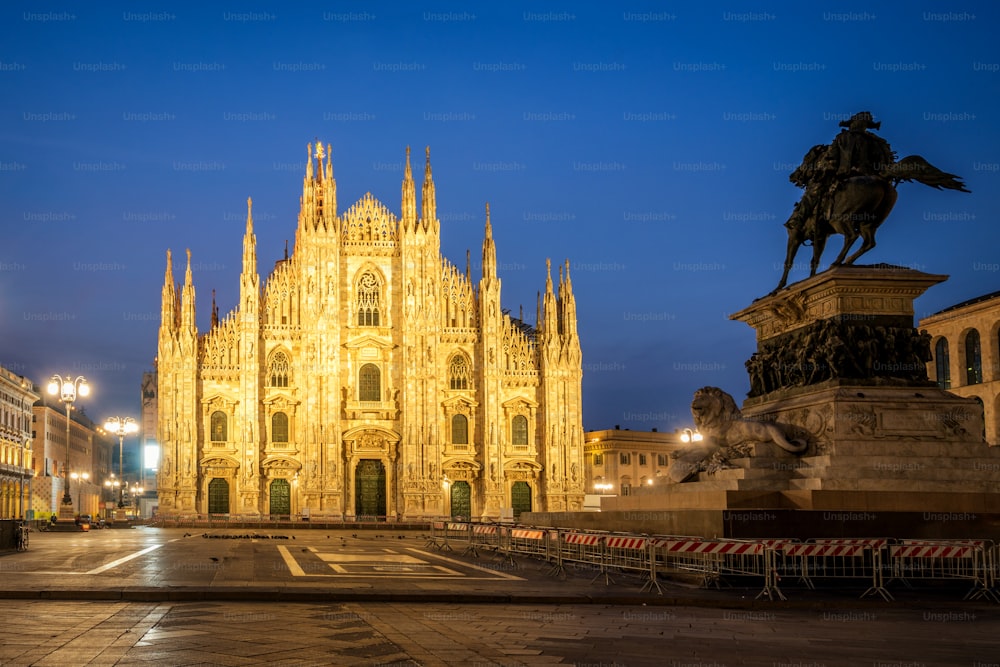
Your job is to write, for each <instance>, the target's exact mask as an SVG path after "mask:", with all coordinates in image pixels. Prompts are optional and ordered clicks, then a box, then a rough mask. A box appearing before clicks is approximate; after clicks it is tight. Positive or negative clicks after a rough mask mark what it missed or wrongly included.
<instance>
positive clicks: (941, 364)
mask: <svg viewBox="0 0 1000 667" xmlns="http://www.w3.org/2000/svg"><path fill="white" fill-rule="evenodd" d="M934 368H935V371H936V376H937V385H938V386H939V387H941V388H942V389H951V357H950V355H949V354H948V339H947V338H939V339H938V342H937V343H936V344H935V345H934Z"/></svg>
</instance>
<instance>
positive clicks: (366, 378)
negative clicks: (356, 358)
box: [358, 364, 382, 401]
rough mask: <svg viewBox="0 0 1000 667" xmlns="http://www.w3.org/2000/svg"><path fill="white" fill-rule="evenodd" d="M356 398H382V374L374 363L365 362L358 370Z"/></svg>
mask: <svg viewBox="0 0 1000 667" xmlns="http://www.w3.org/2000/svg"><path fill="white" fill-rule="evenodd" d="M358 400H359V401H381V400H382V374H381V373H379V370H378V366H376V365H375V364H365V365H364V366H362V367H361V370H360V371H358Z"/></svg>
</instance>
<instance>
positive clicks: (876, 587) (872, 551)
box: [778, 540, 893, 600]
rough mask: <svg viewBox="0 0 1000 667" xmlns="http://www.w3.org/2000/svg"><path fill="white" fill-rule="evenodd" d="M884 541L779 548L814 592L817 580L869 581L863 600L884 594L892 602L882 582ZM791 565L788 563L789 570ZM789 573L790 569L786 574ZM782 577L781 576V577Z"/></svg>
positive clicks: (782, 546) (809, 544) (794, 545)
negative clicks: (870, 596)
mask: <svg viewBox="0 0 1000 667" xmlns="http://www.w3.org/2000/svg"><path fill="white" fill-rule="evenodd" d="M884 542H885V541H884V540H855V541H848V540H844V541H840V542H837V541H831V542H828V543H805V544H783V545H780V546H779V547H778V548H779V549H780V551H781V552H782V553H783V554H784V555H785V556H786V557H788V558H789V559H791V562H793V563H795V565H796V567H795V568H794V571H795V573H797V574H798V576H799V581H801V582H803V583H804V584H805V585H806V586H807V587H808V588H810V589H815V588H816V584H815V583H814V582H813V579H814V578H823V579H858V580H867V581H869V582H870V584H871V585H870V586H869V587H868V589H867V590H865V592H864V593H862V594H861V597H863V598H864V597H868V596H869V595H875V594H876V593H877V594H878V595H881V596H882V598H883V599H884V600H892V599H893V597H892V595H890V594H889V591H888V590H886V588H885V585H884V583H883V580H882V566H881V561H882V559H881V555H882V547H883V546H884ZM787 565H788V563H787V562H786V563H785V566H786V567H787ZM785 572H786V574H787V572H788V571H787V570H786V571H785ZM779 576H780V574H779Z"/></svg>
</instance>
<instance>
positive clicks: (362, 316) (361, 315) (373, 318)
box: [358, 271, 379, 327]
mask: <svg viewBox="0 0 1000 667" xmlns="http://www.w3.org/2000/svg"><path fill="white" fill-rule="evenodd" d="M378 313H379V282H378V278H376V277H375V274H373V273H371V272H370V271H366V272H365V273H363V274H361V279H360V280H358V326H359V327H377V326H378V325H379V317H378Z"/></svg>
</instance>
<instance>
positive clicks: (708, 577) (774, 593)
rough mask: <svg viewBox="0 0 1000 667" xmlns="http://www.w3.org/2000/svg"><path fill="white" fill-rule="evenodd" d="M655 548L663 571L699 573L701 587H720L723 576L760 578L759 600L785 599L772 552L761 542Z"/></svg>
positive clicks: (694, 542) (684, 542) (671, 542)
mask: <svg viewBox="0 0 1000 667" xmlns="http://www.w3.org/2000/svg"><path fill="white" fill-rule="evenodd" d="M657 548H658V550H659V551H660V553H661V554H662V555H663V556H664V559H663V560H664V565H665V567H666V568H668V569H674V570H677V571H682V572H692V573H696V574H700V575H701V576H702V587H703V588H708V587H709V586H715V587H716V588H719V587H720V584H721V582H722V581H724V579H723V577H725V576H749V577H760V578H762V579H763V580H764V588H763V589H762V590H761V592H760V593H759V594H758V595H757V597H758V598H760V597H761V596H766V597H768V598H769V599H773V598H774V597H778V598H780V599H782V600H784V599H785V596H784V595H782V593H781V591H780V590H779V589H778V587H777V581H776V578H775V576H774V560H773V559H774V552H775V550H774V549H770V548H768V547H767V545H765V544H764V543H763V542H744V541H735V540H663V541H661V542H660V544H659V545H658V547H657Z"/></svg>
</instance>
